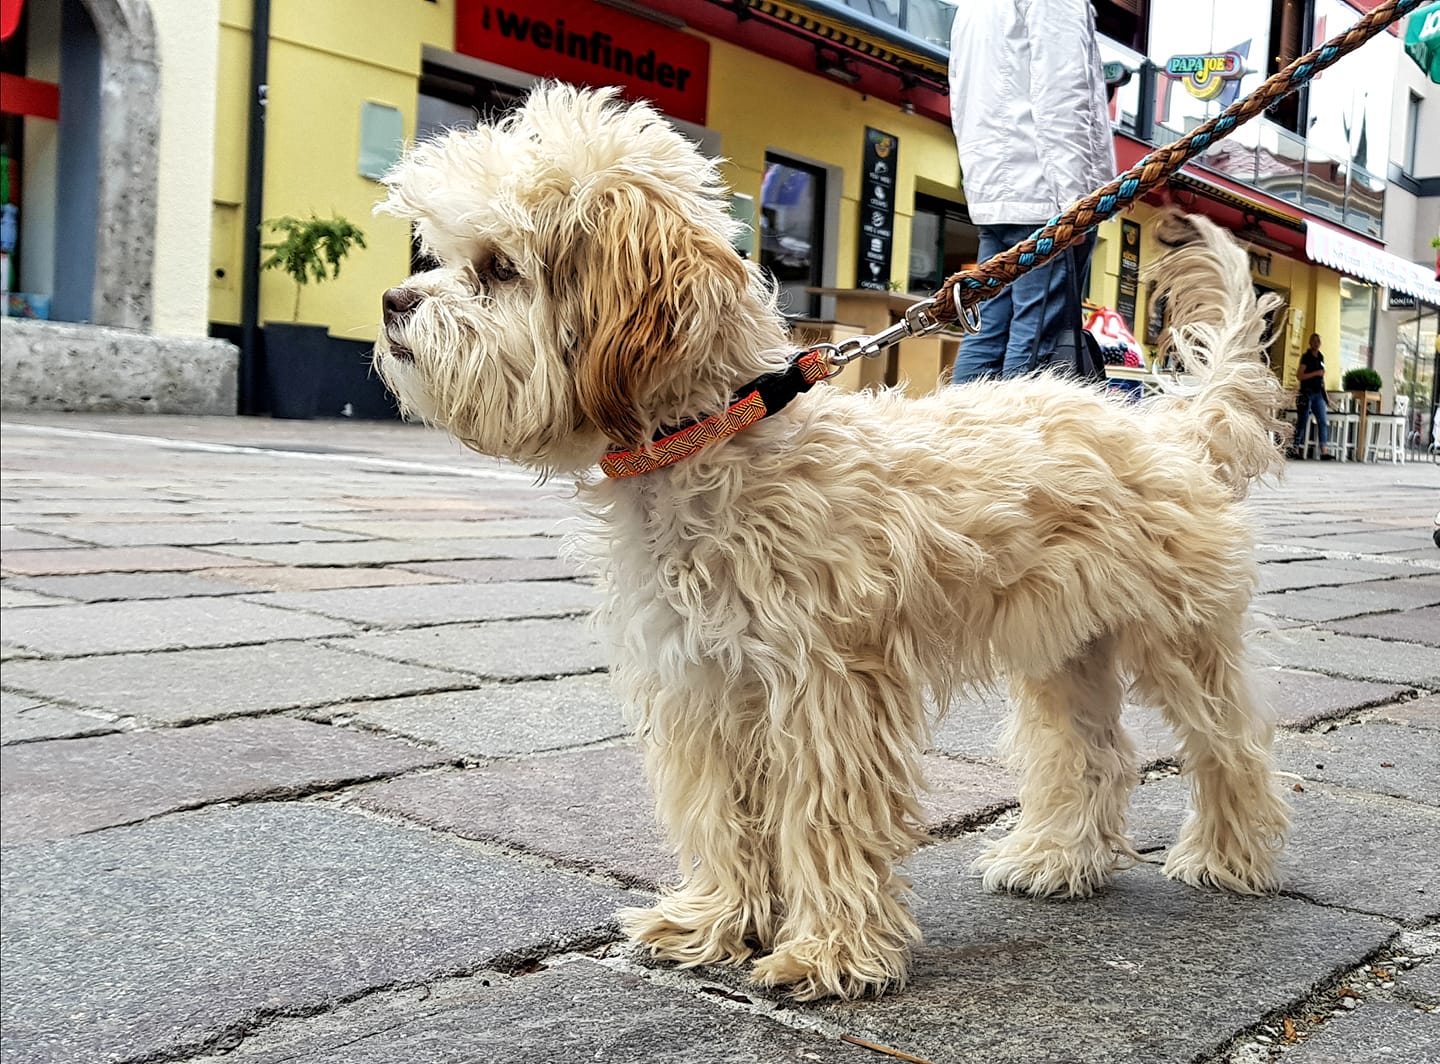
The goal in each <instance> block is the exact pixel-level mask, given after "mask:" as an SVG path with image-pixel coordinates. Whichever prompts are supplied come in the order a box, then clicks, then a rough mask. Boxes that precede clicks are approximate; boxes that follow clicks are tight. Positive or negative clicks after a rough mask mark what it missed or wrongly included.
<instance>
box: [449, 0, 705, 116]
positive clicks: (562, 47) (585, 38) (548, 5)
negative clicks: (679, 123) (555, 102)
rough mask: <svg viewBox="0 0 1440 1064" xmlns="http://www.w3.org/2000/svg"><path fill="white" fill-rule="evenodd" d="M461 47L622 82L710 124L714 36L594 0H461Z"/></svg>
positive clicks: (595, 82)
mask: <svg viewBox="0 0 1440 1064" xmlns="http://www.w3.org/2000/svg"><path fill="white" fill-rule="evenodd" d="M455 50H456V51H458V52H461V53H463V54H465V55H472V56H474V57H475V58H477V59H486V60H489V61H490V62H492V63H499V64H500V65H501V66H507V67H510V68H511V69H514V70H523V71H525V72H526V73H527V74H537V75H539V76H541V77H548V78H556V79H557V80H560V81H568V82H572V83H574V84H577V85H592V86H599V85H619V86H621V87H622V88H623V89H624V90H625V94H626V95H627V96H630V97H632V98H643V99H647V100H650V101H652V102H653V103H654V104H655V105H656V107H658V108H659V109H660V110H661V111H664V112H665V113H666V114H668V115H671V116H673V117H675V118H680V119H684V120H685V121H687V122H695V123H698V124H699V125H704V124H705V114H706V99H707V96H708V93H709V87H710V85H709V83H710V43H709V42H708V41H706V40H704V39H703V38H700V37H693V36H691V35H690V34H688V33H681V32H679V31H678V30H671V29H666V28H665V27H664V26H659V25H656V24H655V23H653V22H651V21H649V20H648V19H643V18H637V17H635V16H634V15H627V14H625V13H624V12H623V11H617V10H616V9H615V8H613V7H601V6H600V5H598V4H596V3H594V2H593V0H459V2H458V3H457V4H456V5H455Z"/></svg>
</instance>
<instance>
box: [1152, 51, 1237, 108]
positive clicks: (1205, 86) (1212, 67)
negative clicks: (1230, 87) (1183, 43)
mask: <svg viewBox="0 0 1440 1064" xmlns="http://www.w3.org/2000/svg"><path fill="white" fill-rule="evenodd" d="M1164 74H1165V76H1166V77H1167V78H1171V79H1173V80H1175V81H1178V82H1180V84H1182V85H1184V86H1185V90H1186V91H1187V92H1188V93H1190V95H1191V96H1194V97H1195V98H1196V99H1197V100H1213V99H1214V98H1215V97H1217V96H1219V95H1220V93H1221V92H1222V91H1223V90H1224V88H1225V83H1226V82H1227V81H1234V80H1237V79H1239V78H1243V77H1244V76H1245V57H1244V56H1243V55H1241V54H1240V53H1239V52H1212V53H1208V54H1205V55H1174V56H1171V57H1170V61H1169V62H1168V63H1166V64H1165V70H1164Z"/></svg>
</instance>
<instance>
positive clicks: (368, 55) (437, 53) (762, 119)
mask: <svg viewBox="0 0 1440 1064" xmlns="http://www.w3.org/2000/svg"><path fill="white" fill-rule="evenodd" d="M471 2H472V0H434V2H431V0H308V2H307V3H304V4H298V3H287V2H283V0H277V2H275V3H274V5H273V9H272V11H273V13H272V17H271V23H270V45H269V68H268V76H267V107H266V122H265V136H264V148H265V150H264V170H263V209H262V214H263V217H265V218H275V217H279V216H283V215H292V216H301V217H304V216H308V215H310V214H315V215H318V216H320V217H328V216H330V215H341V216H344V217H346V218H348V219H349V220H351V221H353V222H356V223H357V224H359V225H360V226H361V227H362V228H363V229H364V230H365V233H366V238H367V243H368V247H367V248H366V249H365V250H361V251H357V252H355V253H354V254H352V255H351V257H350V258H348V259H346V261H345V263H344V266H343V269H342V271H341V274H340V276H339V278H338V279H337V280H335V281H333V282H328V283H325V284H322V285H312V286H309V287H308V288H307V289H306V290H305V291H303V292H302V293H301V303H300V320H302V321H306V322H314V323H321V324H324V325H325V326H327V327H328V329H329V331H330V334H331V335H332V336H334V337H337V338H340V339H348V340H353V341H356V342H368V341H369V340H370V339H371V338H372V337H373V335H374V332H375V329H376V327H377V324H378V321H379V309H380V296H381V293H383V292H384V290H385V289H386V288H387V287H389V286H391V285H393V284H395V283H397V282H398V281H400V280H401V279H403V278H404V277H405V276H406V275H407V274H408V273H409V272H410V268H411V242H410V234H409V233H408V231H407V228H406V226H405V225H404V223H402V222H400V221H398V220H396V219H393V218H389V217H385V216H374V215H373V214H372V210H373V208H374V206H375V204H376V202H377V201H378V200H379V199H380V198H381V193H382V189H381V186H380V184H379V183H378V181H377V180H375V178H374V177H367V176H362V174H361V173H360V172H359V170H360V168H359V167H358V166H357V160H359V158H360V156H361V153H362V148H363V145H362V125H363V122H362V110H363V109H364V108H365V107H366V105H379V106H380V107H382V108H386V109H393V110H394V111H395V112H398V116H399V130H400V135H401V137H403V140H404V142H405V143H407V144H408V143H411V142H413V140H414V138H415V136H416V133H417V129H419V128H420V107H421V104H420V100H421V96H422V90H423V86H424V84H425V78H426V77H427V71H430V72H431V73H433V72H434V71H435V70H437V69H438V70H441V71H448V72H451V73H453V74H454V76H456V77H471V76H473V77H476V78H480V79H483V80H484V81H485V82H486V83H487V84H488V83H497V84H500V85H501V86H503V87H505V88H508V89H510V90H513V91H514V92H515V93H516V94H519V93H521V92H523V90H524V88H525V86H526V85H528V84H529V83H531V82H532V81H533V80H534V79H535V77H536V75H537V73H538V71H537V70H536V69H534V63H533V62H531V61H530V60H529V59H528V58H527V57H526V56H525V55H523V54H522V50H521V49H519V48H517V50H516V61H515V65H514V66H513V67H509V66H506V61H507V60H506V58H505V56H504V55H503V54H500V55H496V54H493V53H492V54H490V55H487V56H486V57H484V58H477V57H475V56H469V55H463V54H461V53H460V52H459V51H457V49H456V41H457V29H456V27H457V4H467V3H471ZM397 6H400V7H404V9H405V11H404V16H403V17H397V12H396V8H397ZM491 6H492V5H488V4H487V5H485V8H486V10H487V11H488V10H489V8H490V7H491ZM494 6H496V7H497V8H498V6H499V5H494ZM591 6H594V5H592V4H591V3H590V2H589V0H534V2H533V3H527V4H517V5H516V7H517V8H521V9H523V10H524V11H525V12H527V17H530V16H533V17H534V18H537V19H542V18H543V19H549V20H550V21H549V22H548V23H547V24H549V25H552V26H553V25H554V24H556V23H557V22H558V21H559V20H560V19H561V18H562V17H563V16H566V15H567V14H568V15H569V17H571V19H572V20H575V19H577V18H578V14H577V12H580V11H581V9H582V8H585V7H591ZM656 6H657V7H659V8H665V7H667V5H666V4H663V3H660V4H657V5H656ZM668 6H669V7H683V6H684V5H675V4H671V5H668ZM782 6H783V5H782ZM690 7H691V8H693V9H694V10H696V11H697V12H699V11H704V10H718V9H714V5H702V4H695V5H690ZM253 9H254V3H253V0H220V40H219V63H220V69H219V77H218V85H219V95H218V102H217V111H216V155H215V166H214V183H213V199H214V212H213V225H212V234H211V242H210V243H211V250H210V254H211V259H212V264H211V265H212V269H211V271H210V277H211V281H210V283H211V290H210V317H211V320H212V322H213V323H214V325H215V326H217V327H218V329H217V331H220V332H222V333H223V331H224V329H226V328H233V327H235V326H237V325H239V324H240V322H241V319H242V309H243V308H242V288H243V254H244V238H245V232H246V225H245V208H246V203H245V195H246V192H245V190H246V172H247V151H246V144H247V126H248V121H249V90H248V85H249V80H250V78H249V71H250V59H251V54H252V40H251V17H252V10H253ZM603 11H604V15H603V16H602V17H603V18H605V19H607V20H610V21H608V22H607V23H606V24H607V25H611V24H615V23H614V20H618V19H635V18H636V16H634V15H629V14H623V13H621V12H618V11H616V10H615V9H614V8H609V7H606V8H604V9H603ZM487 17H488V16H487ZM642 21H651V22H652V23H653V24H651V25H649V26H647V27H646V28H645V32H646V33H647V34H652V35H658V36H657V37H656V38H655V39H659V40H661V41H664V40H669V39H674V38H672V37H670V36H669V35H680V36H683V37H685V38H690V39H699V40H701V41H703V42H704V45H705V48H706V50H707V52H708V57H707V62H708V66H707V69H706V71H705V82H704V87H705V89H706V92H705V99H704V111H703V121H700V122H693V121H690V122H684V121H682V122H677V125H679V126H680V127H681V128H682V129H683V130H684V131H686V132H687V133H689V134H690V135H692V136H694V137H695V138H696V139H697V140H699V141H700V142H701V143H702V145H703V147H704V148H705V149H706V150H708V151H710V152H712V153H713V154H716V155H719V156H721V157H722V158H723V162H722V172H723V175H724V177H725V179H726V180H727V182H728V183H729V184H730V186H731V189H732V191H733V192H734V193H736V194H738V196H739V197H742V199H739V200H737V203H738V204H740V205H741V206H740V207H739V208H738V209H740V210H742V211H746V212H749V211H752V210H753V211H754V213H753V214H751V215H749V216H748V217H746V220H747V221H750V222H751V223H752V224H753V225H755V227H756V228H757V230H761V231H762V239H761V240H760V241H757V246H755V247H752V248H751V249H750V250H749V253H750V254H752V255H754V256H757V257H758V256H760V255H761V254H762V253H763V245H764V234H763V231H764V229H765V226H766V223H767V221H768V218H767V217H765V216H764V209H763V204H764V203H765V202H766V198H767V195H768V194H769V193H768V192H767V188H766V182H767V174H771V173H772V171H773V170H774V168H775V165H776V160H777V159H778V160H781V161H783V162H784V163H785V164H787V165H791V164H793V166H795V167H798V168H800V170H801V171H802V172H804V173H812V172H813V174H814V175H817V176H818V177H820V178H823V185H824V189H825V192H824V196H825V200H826V205H825V208H824V209H823V210H821V211H819V213H818V214H817V218H818V217H822V216H823V233H821V232H819V231H818V230H817V234H816V239H814V240H812V241H810V245H811V246H810V248H809V249H808V253H809V254H810V255H811V257H813V258H814V259H817V260H818V262H816V263H815V264H814V267H813V269H814V274H813V276H812V277H811V278H810V280H809V281H808V282H805V281H801V282H797V285H796V290H797V293H798V292H799V291H801V290H802V289H803V290H806V291H808V290H810V289H821V290H826V291H833V290H840V291H844V290H850V289H854V288H856V287H857V286H858V285H859V284H860V283H861V282H862V281H863V280H864V278H862V277H861V276H860V271H861V265H860V264H861V263H862V261H863V259H862V252H863V245H864V244H865V242H866V241H867V240H869V239H870V235H869V234H870V233H871V230H869V229H867V228H866V222H865V217H866V215H867V214H868V211H867V209H866V208H864V207H863V206H862V197H863V196H864V195H865V190H864V188H863V187H862V180H863V175H864V171H865V159H864V153H865V150H866V131H867V130H878V131H883V132H884V133H885V134H887V135H889V136H890V137H891V138H893V140H894V141H895V142H896V143H897V144H898V166H897V169H896V173H895V179H894V190H893V212H894V213H893V225H892V226H891V230H892V231H891V233H890V236H889V239H888V255H889V270H888V276H883V277H880V278H879V287H882V288H885V287H888V288H890V289H892V290H898V291H899V292H907V291H908V292H911V293H914V294H917V295H923V294H928V292H929V291H931V290H933V282H934V280H935V279H936V278H938V277H939V276H943V275H944V274H946V273H948V272H952V271H953V269H956V268H959V267H960V266H962V265H968V264H969V263H970V262H973V257H971V258H968V261H967V256H966V255H964V254H963V253H961V254H959V256H958V257H956V256H955V255H954V254H951V255H950V258H949V260H948V261H946V262H945V263H944V269H943V270H939V269H938V263H933V262H932V263H931V266H930V268H928V270H926V269H921V268H920V267H919V266H918V265H917V263H920V262H922V261H925V255H926V254H927V253H928V252H927V249H926V248H922V247H920V246H919V245H920V242H921V233H922V230H923V231H924V233H925V234H928V233H929V232H930V231H931V228H933V226H931V219H930V216H929V215H928V214H927V215H926V217H924V218H920V217H918V216H919V215H920V214H921V213H922V210H923V211H928V212H936V211H938V212H940V214H939V215H938V217H940V218H941V220H940V221H939V222H938V223H937V224H939V225H940V226H942V227H944V226H951V227H952V228H954V227H955V226H956V225H959V227H960V228H962V229H963V224H962V223H956V222H955V221H954V218H955V217H963V215H964V207H963V205H964V194H963V188H962V183H961V175H960V170H959V165H958V161H957V158H956V153H955V145H954V139H953V135H952V133H951V130H950V127H949V125H948V122H947V121H946V120H945V117H944V113H943V110H937V107H936V106H935V101H936V100H937V99H939V100H940V101H941V104H942V106H943V99H944V98H943V84H944V69H943V66H942V65H940V64H939V63H937V62H936V60H935V58H934V56H933V55H932V56H929V57H928V58H927V57H925V56H921V57H919V58H918V59H917V58H915V57H913V56H912V57H910V62H911V69H912V70H918V71H920V73H921V74H927V72H928V75H927V76H928V77H929V83H928V89H927V91H928V96H926V97H925V99H926V100H928V104H929V105H928V106H921V107H919V108H917V107H915V106H913V105H911V104H910V103H909V102H908V98H902V99H901V100H900V101H899V102H898V103H897V102H896V99H895V98H894V96H893V94H882V93H879V92H870V91H865V90H866V89H867V88H868V85H867V80H866V79H868V78H869V74H868V73H866V74H865V78H860V79H858V80H856V81H851V80H848V79H845V80H837V78H835V77H832V76H828V75H827V74H826V73H823V72H822V71H821V69H819V68H817V67H811V68H809V69H807V68H805V66H804V64H803V63H796V62H793V61H787V60H786V59H784V58H776V57H775V56H773V55H767V54H762V53H761V52H760V51H757V50H754V49H752V48H750V47H745V46H742V45H741V44H739V43H734V42H732V41H731V40H727V39H724V37H723V36H721V35H718V34H714V33H708V32H706V27H705V26H703V25H697V24H694V23H692V22H690V21H688V20H681V19H677V18H674V17H671V16H667V15H665V12H664V11H661V12H660V14H659V16H657V19H656V20H642ZM824 30H825V27H823V26H821V27H820V31H821V32H824ZM855 40H859V41H860V45H865V44H866V41H865V39H864V38H863V35H861V37H860V38H856V39H854V40H851V41H850V43H851V44H854V43H855ZM889 43H891V44H893V42H889ZM886 44H887V42H886V41H883V40H881V41H879V42H878V43H877V47H878V46H881V45H886ZM857 47H859V45H857ZM867 47H868V45H867ZM862 50H863V49H862ZM872 50H873V49H872ZM847 61H848V60H847ZM917 64H918V65H917ZM842 68H843V69H853V67H851V68H844V67H843V64H842ZM887 95H888V96H889V98H887ZM471 114H472V116H473V112H471ZM756 205H759V206H760V209H758V210H756V209H755V207H756ZM1204 207H1205V203H1204V202H1203V201H1197V207H1196V208H1194V209H1204ZM1157 209H1158V208H1157V207H1153V206H1150V205H1148V204H1138V205H1136V206H1135V207H1134V208H1132V209H1131V211H1130V212H1129V213H1128V214H1127V217H1128V218H1129V219H1130V220H1132V221H1133V222H1137V223H1138V224H1139V226H1140V232H1141V238H1140V260H1141V262H1140V266H1141V269H1142V271H1143V269H1144V267H1145V266H1147V265H1150V264H1152V263H1154V262H1155V261H1156V258H1157V257H1158V255H1159V251H1160V249H1159V248H1158V246H1157V245H1156V243H1155V241H1154V238H1153V235H1152V229H1153V226H1152V224H1151V222H1152V220H1153V217H1154V214H1155V211H1156V210H1157ZM947 212H953V213H952V214H948V217H949V220H948V221H947V220H946V217H947ZM921 223H924V224H923V225H922V224H921ZM821 224H822V223H820V222H817V225H821ZM927 226H930V227H931V228H926V227H927ZM1099 237H1100V240H1099V243H1098V246H1097V252H1096V256H1095V259H1094V265H1093V268H1092V274H1091V283H1090V289H1089V298H1090V300H1091V301H1092V302H1093V303H1095V304H1100V305H1105V306H1111V307H1114V306H1117V303H1118V301H1119V297H1120V287H1121V283H1122V277H1123V275H1124V270H1122V265H1121V255H1120V243H1121V236H1120V221H1119V219H1112V220H1111V221H1109V222H1106V223H1105V224H1104V225H1102V226H1101V228H1100V232H1099ZM927 239H928V236H927ZM962 243H963V240H962ZM816 245H818V248H817V247H816ZM1255 251H1256V255H1255V257H1254V258H1253V260H1252V261H1253V264H1254V265H1255V266H1256V270H1257V272H1256V274H1255V280H1256V283H1257V285H1261V286H1263V287H1268V288H1271V289H1274V290H1276V291H1279V292H1280V293H1281V294H1282V295H1283V296H1284V297H1285V298H1286V300H1287V303H1288V305H1289V307H1290V312H1289V314H1288V316H1287V318H1286V320H1285V322H1284V328H1283V330H1282V332H1281V334H1280V335H1279V337H1278V339H1277V342H1276V346H1275V349H1274V352H1273V364H1274V366H1275V368H1276V371H1277V373H1278V374H1279V375H1281V377H1282V379H1283V380H1284V381H1285V383H1286V385H1287V387H1291V386H1293V384H1294V380H1295V374H1296V367H1297V365H1298V359H1299V354H1300V352H1301V351H1302V350H1303V349H1304V346H1305V340H1306V338H1307V337H1308V335H1309V333H1310V332H1312V331H1313V332H1319V333H1320V334H1321V335H1322V337H1327V338H1328V337H1332V336H1335V335H1337V333H1338V330H1339V324H1340V304H1341V297H1340V286H1339V280H1340V275H1339V274H1337V273H1335V272H1334V271H1332V270H1329V269H1326V268H1325V267H1322V266H1318V265H1315V264H1312V263H1310V262H1306V261H1304V256H1303V254H1299V253H1293V254H1286V253H1284V252H1282V251H1281V250H1276V249H1275V247H1274V246H1270V247H1257V248H1256V249H1255ZM932 258H933V256H932ZM1262 269H1263V271H1264V272H1260V271H1261V270H1262ZM923 280H928V281H929V282H931V283H929V284H928V286H925V285H921V284H920V281H923ZM797 299H800V301H801V303H800V304H797V305H795V306H792V307H791V308H789V309H790V311H791V312H792V314H794V315H795V316H797V317H799V318H807V319H809V318H814V319H822V320H824V321H837V322H839V323H841V324H842V325H844V324H847V323H848V324H855V323H854V321H853V315H851V316H849V318H850V319H852V320H849V321H848V322H847V314H846V313H845V309H844V307H845V301H844V300H843V299H842V300H840V301H839V302H838V304H837V301H836V300H835V299H834V298H832V297H829V296H817V297H815V298H814V299H812V300H811V301H810V302H809V303H808V304H806V305H801V304H803V303H804V300H803V297H799V296H797ZM294 300H295V290H294V288H293V285H292V282H291V281H290V280H289V278H287V277H286V276H285V275H284V274H283V273H281V272H279V271H265V272H263V273H261V275H260V289H259V314H258V318H259V322H261V323H263V322H267V321H286V320H289V319H290V317H291V314H292V308H293V304H294ZM1147 302H1148V301H1147V299H1146V294H1145V290H1144V285H1143V283H1142V284H1140V285H1139V291H1138V294H1137V296H1136V299H1135V315H1134V316H1135V322H1136V325H1135V329H1134V331H1135V334H1136V337H1137V339H1139V340H1141V341H1142V342H1146V341H1147V337H1146V335H1145V330H1144V325H1145V322H1146V320H1147V317H1148V315H1149V310H1150V308H1149V307H1148V305H1147ZM842 331H843V330H842ZM852 331H853V330H852ZM1146 348H1147V351H1148V350H1151V349H1152V345H1151V344H1149V343H1148V342H1146ZM948 354H949V357H953V346H951V347H950V348H949V349H948ZM946 360H947V356H946V350H945V349H943V348H940V347H937V348H936V349H935V351H934V352H927V353H926V354H925V356H924V357H923V358H918V359H914V358H912V359H906V360H903V365H900V368H897V364H896V363H894V362H892V366H891V369H890V371H889V378H890V379H892V382H893V379H894V378H895V377H896V375H897V374H901V375H903V376H906V377H909V378H911V385H912V390H917V391H925V390H929V388H930V387H932V386H933V385H934V383H935V381H936V380H937V379H938V377H939V375H940V373H941V372H942V371H943V369H944V363H945V361H946ZM1340 373H1341V363H1340V359H1339V358H1334V359H1331V360H1329V376H1330V378H1333V379H1327V386H1329V387H1331V388H1336V389H1338V388H1339V386H1340ZM869 379H875V380H879V379H881V376H879V375H876V374H874V373H872V374H871V375H870V378H869Z"/></svg>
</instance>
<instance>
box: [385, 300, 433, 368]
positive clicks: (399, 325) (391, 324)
mask: <svg viewBox="0 0 1440 1064" xmlns="http://www.w3.org/2000/svg"><path fill="white" fill-rule="evenodd" d="M424 300H425V296H424V295H423V294H421V293H420V292H417V291H415V289H413V288H405V287H403V286H401V287H397V288H387V289H386V290H385V295H384V297H383V298H382V299H381V301H380V305H381V308H382V309H383V311H384V320H385V339H386V340H387V341H388V342H389V346H390V356H391V357H392V358H394V359H395V360H396V361H398V362H414V361H415V352H414V351H411V350H410V348H409V346H408V345H407V344H406V343H405V341H404V340H403V339H402V337H403V336H404V335H405V328H404V327H405V319H406V318H408V317H409V316H410V315H411V313H412V312H413V311H414V310H415V308H416V307H418V306H419V305H420V304H421V303H422V302H424Z"/></svg>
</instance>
